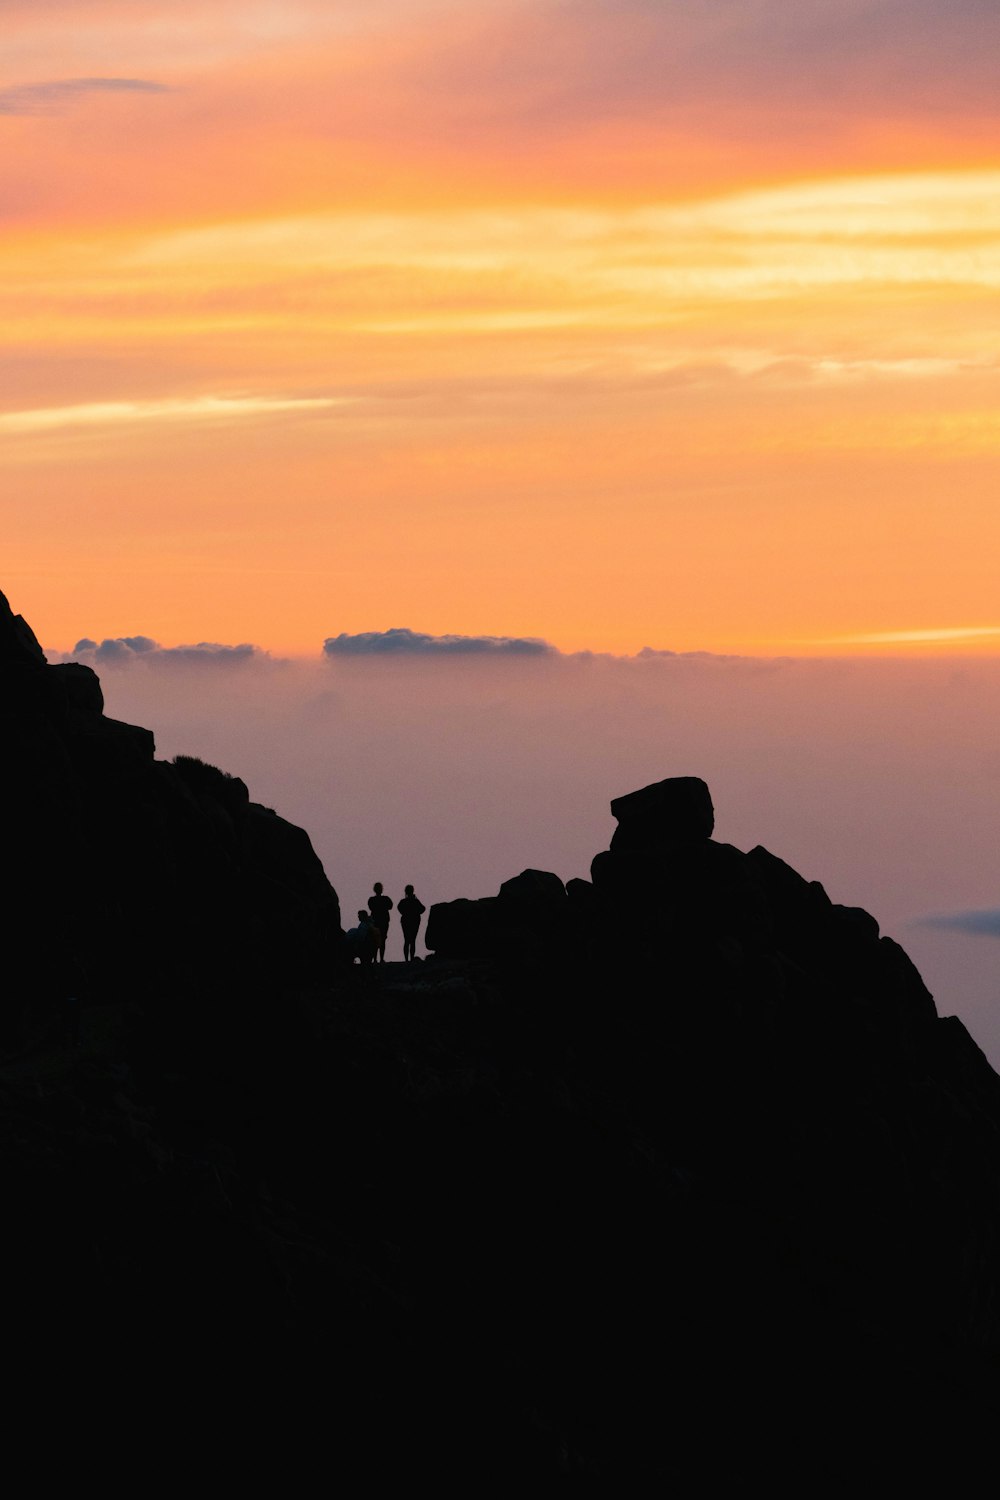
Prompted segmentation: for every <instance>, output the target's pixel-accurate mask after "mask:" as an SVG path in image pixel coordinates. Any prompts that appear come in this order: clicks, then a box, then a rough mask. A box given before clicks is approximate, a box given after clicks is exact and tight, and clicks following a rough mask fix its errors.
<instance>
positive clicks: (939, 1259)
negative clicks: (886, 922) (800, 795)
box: [0, 596, 1000, 1488]
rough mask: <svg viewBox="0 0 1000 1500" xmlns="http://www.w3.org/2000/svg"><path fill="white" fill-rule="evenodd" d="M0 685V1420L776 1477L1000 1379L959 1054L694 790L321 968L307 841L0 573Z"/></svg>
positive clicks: (483, 1460) (673, 783) (987, 1390)
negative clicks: (418, 946)
mask: <svg viewBox="0 0 1000 1500" xmlns="http://www.w3.org/2000/svg"><path fill="white" fill-rule="evenodd" d="M0 715H2V716H0V755H2V769H3V776H2V782H0V785H2V788H3V791H2V796H3V818H4V828H5V831H6V833H7V838H6V839H5V855H6V864H7V869H8V874H9V876H10V877H11V879H10V886H11V892H12V893H11V895H10V897H9V898H8V902H7V905H6V910H5V919H6V920H5V931H4V948H3V951H4V967H3V975H4V984H3V990H4V998H3V1011H2V1016H0V1027H2V1032H0V1153H2V1155H0V1191H2V1192H3V1194H4V1202H5V1206H6V1209H7V1215H6V1219H7V1223H8V1226H9V1228H8V1231H7V1234H6V1244H5V1249H6V1256H5V1278H6V1286H7V1289H8V1299H7V1301H8V1319H7V1323H8V1351H9V1353H8V1358H9V1359H10V1360H11V1361H12V1362H13V1365H14V1367H15V1368H16V1369H17V1371H18V1372H19V1376H20V1385H21V1389H22V1392H27V1396H26V1398H25V1401H24V1415H25V1420H28V1419H29V1418H30V1419H32V1420H34V1419H35V1418H37V1416H38V1413H39V1411H41V1412H42V1413H43V1414H44V1415H45V1416H46V1417H47V1418H48V1419H49V1422H50V1424H51V1425H53V1426H54V1427H55V1429H56V1430H57V1431H58V1430H60V1429H61V1430H68V1429H69V1427H70V1426H72V1425H73V1424H74V1423H75V1422H76V1421H77V1419H82V1421H83V1423H84V1425H85V1426H88V1427H89V1428H90V1429H91V1430H92V1428H93V1424H94V1423H95V1422H99V1421H100V1420H101V1419H102V1416H103V1417H104V1418H105V1419H106V1417H107V1413H109V1412H110V1413H112V1414H113V1416H112V1421H113V1425H114V1430H115V1433H116V1438H115V1441H116V1443H117V1444H118V1445H119V1448H122V1445H125V1446H128V1448H129V1451H131V1447H132V1445H133V1444H138V1442H139V1435H140V1434H141V1437H142V1441H143V1443H145V1444H146V1445H147V1446H146V1447H145V1448H144V1450H143V1451H144V1452H147V1453H148V1451H149V1448H148V1444H149V1443H150V1442H151V1441H152V1442H154V1443H156V1442H159V1444H160V1447H161V1448H162V1445H163V1433H164V1431H166V1432H169V1433H170V1434H171V1444H170V1445H168V1446H172V1447H174V1448H175V1449H176V1450H177V1453H178V1454H179V1455H180V1456H181V1457H182V1458H184V1459H185V1460H186V1461H187V1462H188V1463H190V1462H191V1461H192V1460H193V1458H194V1455H195V1454H196V1453H197V1454H202V1453H203V1452H204V1451H205V1447H206V1445H208V1447H209V1449H210V1450H211V1452H212V1454H213V1461H214V1462H219V1461H221V1455H222V1454H223V1453H225V1454H227V1455H228V1456H227V1458H226V1459H225V1462H226V1463H227V1464H228V1465H229V1466H230V1470H231V1471H232V1472H231V1473H230V1477H234V1473H235V1469H236V1468H238V1469H239V1475H240V1476H241V1477H245V1476H246V1475H247V1474H250V1473H253V1474H255V1475H257V1476H258V1477H259V1474H260V1472H261V1465H263V1464H264V1463H265V1462H267V1461H272V1462H276V1463H277V1464H278V1465H279V1468H280V1467H282V1466H283V1472H284V1473H285V1476H286V1479H287V1477H288V1475H290V1474H291V1473H293V1472H294V1470H295V1468H296V1465H299V1464H301V1465H302V1466H303V1472H305V1470H306V1468H307V1467H308V1466H309V1465H311V1464H314V1463H315V1462H316V1461H317V1458H318V1457H319V1456H321V1458H322V1462H324V1463H325V1465H326V1468H327V1472H328V1474H329V1475H330V1476H331V1477H332V1478H339V1479H341V1480H346V1479H348V1478H351V1477H353V1476H355V1475H356V1474H357V1473H359V1472H361V1473H364V1474H365V1475H366V1476H367V1477H368V1478H369V1479H371V1478H373V1477H376V1478H378V1479H382V1480H384V1479H391V1480H402V1479H406V1480H407V1481H410V1480H411V1479H413V1478H414V1476H416V1477H418V1478H420V1479H423V1480H425V1481H428V1480H429V1481H433V1480H442V1479H446V1480H449V1481H450V1480H455V1479H459V1480H461V1481H462V1482H463V1483H464V1484H465V1485H466V1486H470V1485H471V1486H472V1487H473V1488H479V1487H481V1486H482V1485H483V1484H486V1483H491V1484H492V1483H494V1482H497V1481H498V1480H499V1481H500V1482H502V1483H506V1484H511V1485H513V1484H515V1483H517V1484H524V1483H530V1482H532V1481H542V1482H544V1481H546V1480H548V1481H551V1480H552V1479H553V1478H555V1477H557V1476H559V1475H564V1474H576V1475H578V1476H581V1477H584V1476H586V1477H587V1478H593V1479H596V1480H598V1481H599V1482H601V1483H603V1484H606V1485H608V1484H611V1483H614V1484H615V1485H616V1486H618V1485H621V1484H622V1483H640V1482H641V1483H647V1482H649V1481H650V1480H656V1481H659V1482H662V1481H664V1480H673V1481H678V1482H685V1483H688V1484H690V1482H691V1480H692V1478H693V1477H696V1478H697V1481H698V1483H699V1485H701V1484H704V1485H705V1486H708V1485H709V1484H711V1483H714V1482H726V1483H732V1482H737V1481H740V1482H741V1481H743V1480H745V1479H748V1478H750V1477H755V1478H762V1477H763V1478H767V1479H768V1480H769V1482H771V1484H772V1485H774V1484H777V1483H783V1482H785V1481H788V1482H796V1481H798V1482H799V1484H800V1485H801V1481H802V1475H803V1474H805V1475H806V1476H807V1478H808V1484H809V1486H810V1487H815V1485H816V1484H818V1483H820V1482H823V1481H826V1480H828V1479H829V1480H831V1481H835V1482H848V1481H850V1482H854V1480H855V1479H856V1475H857V1473H858V1464H859V1463H861V1462H864V1463H865V1464H866V1465H868V1466H869V1472H870V1471H871V1467H872V1466H877V1465H880V1464H881V1465H884V1466H885V1469H886V1472H887V1473H889V1474H891V1476H892V1477H893V1478H894V1479H895V1480H896V1481H897V1482H898V1481H899V1479H900V1478H901V1476H902V1475H903V1474H904V1471H905V1472H908V1471H909V1470H910V1469H911V1468H912V1470H913V1471H914V1472H917V1471H920V1470H921V1469H925V1467H926V1465H927V1464H928V1463H929V1462H930V1461H931V1458H932V1456H938V1455H937V1453H932V1450H936V1449H938V1448H939V1447H940V1446H941V1442H940V1440H941V1439H942V1437H943V1438H944V1439H945V1441H944V1444H943V1446H944V1447H945V1448H946V1449H947V1450H948V1451H949V1452H950V1453H951V1455H952V1457H951V1462H952V1465H953V1473H954V1472H957V1471H956V1470H954V1465H955V1464H956V1463H958V1462H959V1460H958V1459H957V1458H956V1457H955V1454H956V1453H962V1452H968V1451H969V1449H968V1445H969V1444H970V1443H971V1442H972V1441H973V1440H974V1438H975V1435H976V1432H977V1430H978V1429H979V1428H981V1427H985V1426H987V1425H988V1423H989V1420H990V1416H991V1413H992V1410H993V1404H994V1402H995V1400H996V1397H997V1395H998V1394H1000V1079H998V1077H997V1075H996V1074H995V1073H994V1072H993V1070H992V1069H991V1068H990V1067H989V1065H988V1063H987V1062H986V1060H985V1058H984V1057H983V1056H982V1054H981V1052H980V1051H979V1049H978V1048H977V1047H976V1045H975V1043H974V1042H973V1041H972V1039H971V1038H970V1037H969V1035H968V1033H967V1032H966V1030H965V1028H964V1027H963V1026H962V1024H961V1023H960V1022H959V1021H957V1020H956V1019H955V1018H954V1017H947V1018H941V1017H940V1016H939V1015H938V1012H937V1009H936V1007H935V1004H934V1001H933V1000H932V998H931V996H930V995H929V994H928V992H927V990H926V988H925V986H924V985H923V983H922V981H921V979H920V976H919V975H918V973H917V972H916V970H915V968H914V967H913V965H912V963H911V962H910V960H909V959H908V958H907V956H906V954H905V953H904V952H903V950H902V949H901V948H900V947H899V946H898V945H897V944H895V943H894V942H892V941H891V940H890V939H888V938H885V937H883V936H881V935H880V933H879V928H878V923H877V922H876V920H875V919H874V918H873V917H871V916H870V915H869V914H868V913H866V912H863V911H861V910H859V909H857V908H852V907H845V906H838V905H836V904H834V903H832V902H831V901H830V899H829V897H828V896H827V894H826V892H825V891H824V890H823V888H822V886H820V885H819V884H818V883H816V882H810V881H807V880H805V879H803V878H802V877H801V876H800V875H798V874H797V873H796V872H795V871H794V870H792V869H791V868H790V867H789V866H788V865H787V864H785V863H784V862H783V861H782V860H780V859H779V858H777V857H776V856H775V855H773V854H771V853H769V852H768V851H767V850H766V849H764V848H762V847H758V848H755V849H753V850H751V851H749V852H746V853H744V852H742V851H740V850H737V849H735V848H733V847H731V846H729V845H726V844H721V843H718V842H716V841H715V840H714V839H713V838H712V834H713V831H714V814H713V810H712V803H711V797H710V795H709V792H708V788H707V787H706V786H705V784H704V783H703V782H701V781H699V780H698V779H697V778H693V777H687V778H672V779H668V780H665V781H663V782H660V783H658V784H656V785H655V786H652V787H647V788H644V789H642V790H641V791H638V792H634V793H631V794H629V795H627V796H623V797H620V798H618V799H616V801H615V802H613V803H612V811H613V813H614V814H615V817H616V819H617V822H618V827H617V830H616V832H615V835H614V838H613V839H612V842H611V847H610V848H609V849H608V850H606V851H603V852H601V853H599V854H598V855H597V856H596V857H595V859H594V862H593V866H592V870H591V879H590V881H584V880H571V881H570V882H568V884H567V885H564V884H563V882H562V881H561V880H560V879H559V878H558V877H557V876H555V875H553V874H551V873H549V872H541V871H532V870H526V871H524V872H522V873H521V874H520V875H517V876H515V877H513V878H512V879H511V880H509V881H506V882H505V883H504V885H503V886H502V887H501V889H500V891H499V892H498V894H497V895H496V896H495V897H489V898H484V899H480V900H474V901H456V902H449V903H442V904H439V905H437V906H435V907H434V908H433V909H432V911H431V913H430V914H429V919H428V927H427V942H428V946H429V947H431V948H432V949H433V951H434V956H433V957H432V958H431V959H430V960H429V961H428V962H427V963H425V964H423V965H417V966H415V968H414V969H413V970H411V971H406V970H403V969H402V966H395V965H393V966H387V968H386V971H385V972H384V973H381V974H379V973H371V972H369V973H367V974H362V973H361V971H360V970H359V969H351V968H349V967H347V966H346V964H345V963H344V961H343V953H342V947H341V931H340V921H339V908H338V906H337V899H336V895H335V893H334V891H333V888H332V887H331V886H330V884H329V882H328V881H327V879H326V876H325V874H324V872H323V870H322V867H321V866H320V864H319V861H318V860H317V859H316V856H315V854H314V853H313V851H312V849H311V846H310V844H309V841H308V837H307V835H306V834H304V833H303V831H302V830H299V829H295V828H293V827H292V826H291V825H289V824H287V823H285V822H284V821H283V820H282V819H280V818H279V817H278V816H277V815H276V814H274V813H272V812H270V811H269V810H267V809H265V808H262V807H260V806H259V805H257V804H254V803H253V802H251V801H250V797H249V793H248V790H247V788H246V787H245V786H244V784H243V783H242V782H241V781H239V780H238V778H235V777H233V776H229V775H227V774H226V773H224V772H222V771H219V770H216V769H215V768H214V767H210V766H205V765H203V764H202V763H201V762H200V761H198V760H196V759H192V758H187V759H185V758H183V757H181V758H178V760H177V761H175V762H173V763H171V764H167V763H164V762H160V761H157V759H156V757H155V749H154V743H153V737H152V735H151V734H150V732H149V731H148V730H145V729H140V728H136V727H135V726H131V725H125V724H119V723H116V722H115V721H113V720H110V719H108V718H107V717H106V716H105V715H104V713H103V698H102V695H101V690H100V684H99V681H98V679H97V677H96V676H95V674H94V673H93V672H91V671H90V670H89V669H87V668H86V667H82V666H78V665H75V664H70V665H68V666H50V665H48V664H47V663H46V661H45V658H44V655H43V653H42V652H41V650H40V648H39V647H38V643H37V641H36V640H35V638H34V636H33V634H32V633H31V631H30V629H29V627H28V626H27V625H26V624H25V623H24V621H23V620H21V619H20V617H18V616H14V615H13V613H12V612H11V611H10V609H9V607H8V606H7V603H6V600H3V599H2V596H0ZM623 912H624V913H627V914H628V920H627V921H623V918H622V914H623ZM39 1392H44V1396H42V1397H39V1395H38V1393H39ZM125 1434H128V1436H125ZM157 1434H159V1436H157ZM77 1441H79V1436H77ZM963 1445H964V1446H963ZM158 1451H159V1450H158ZM200 1461H201V1460H200V1458H199V1462H200ZM130 1462H131V1460H130ZM234 1466H235V1468H234Z"/></svg>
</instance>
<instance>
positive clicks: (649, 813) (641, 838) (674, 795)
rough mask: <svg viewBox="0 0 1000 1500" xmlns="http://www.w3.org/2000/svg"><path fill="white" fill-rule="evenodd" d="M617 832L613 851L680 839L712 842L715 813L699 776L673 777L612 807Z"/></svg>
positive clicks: (616, 800)
mask: <svg viewBox="0 0 1000 1500" xmlns="http://www.w3.org/2000/svg"><path fill="white" fill-rule="evenodd" d="M611 812H612V816H613V817H615V818H616V819H617V820H618V828H617V829H616V830H615V835H614V838H613V840H612V845H611V847H612V848H613V849H619V848H624V849H639V848H643V847H648V846H649V845H655V844H661V843H664V842H671V841H674V840H678V839H685V840H687V839H710V838H711V837H712V833H713V831H714V829H715V809H714V808H713V806H712V797H711V794H710V792H709V790H708V787H707V785H706V784H705V782H704V781H702V779H701V777H700V776H671V777H668V778H667V780H666V781H656V782H654V783H653V784H652V785H651V786H644V787H642V788H641V789H640V790H639V791H637V792H629V793H628V794H627V795H626V796H624V797H616V798H615V799H614V801H613V802H612V804H611Z"/></svg>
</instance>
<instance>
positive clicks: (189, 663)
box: [47, 635, 271, 668]
mask: <svg viewBox="0 0 1000 1500" xmlns="http://www.w3.org/2000/svg"><path fill="white" fill-rule="evenodd" d="M47 655H48V658H49V660H50V661H79V662H83V663H84V664H85V665H86V666H92V667H98V668H100V667H127V666H131V664H132V663H133V662H136V661H142V662H144V663H150V664H151V665H154V666H184V667H204V666H208V667H240V666H245V665H247V663H249V662H255V661H270V660H271V657H270V655H269V654H268V652H266V651H262V650H261V649H260V647H259V646H253V645H251V644H250V643H249V642H247V641H244V642H242V643H241V644H240V645H238V646H224V645H220V644H219V643H218V642H217V641H198V642H197V643H196V644H195V645H191V646H161V645H160V644H159V643H158V642H157V641H154V640H153V639H152V638H151V637H150V636H148V635H120V636H115V637H113V638H110V637H108V638H105V639H104V640H103V641H93V640H91V639H90V637H89V636H84V637H83V639H82V640H79V641H77V643H76V645H75V646H74V647H73V649H72V651H49V652H47Z"/></svg>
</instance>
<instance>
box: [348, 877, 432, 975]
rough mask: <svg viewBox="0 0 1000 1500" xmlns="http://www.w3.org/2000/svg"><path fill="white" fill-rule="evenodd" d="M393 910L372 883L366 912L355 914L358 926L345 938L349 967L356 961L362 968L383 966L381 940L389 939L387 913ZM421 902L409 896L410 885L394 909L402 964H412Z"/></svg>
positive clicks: (420, 915)
mask: <svg viewBox="0 0 1000 1500" xmlns="http://www.w3.org/2000/svg"><path fill="white" fill-rule="evenodd" d="M392 909H393V903H392V899H391V897H389V896H387V895H386V894H385V892H384V891H383V888H382V882H381V881H380V880H376V882H375V885H374V888H373V890H372V894H371V895H370V896H369V897H368V910H367V911H359V912H358V925H357V927H351V928H350V929H349V930H348V931H347V933H346V934H345V937H346V940H347V951H348V954H349V956H350V960H351V962H352V963H353V962H354V960H355V959H356V958H358V959H360V960H361V963H362V964H374V963H380V964H384V963H385V940H386V938H387V937H388V936H389V913H390V912H391V911H392ZM426 909H427V908H426V907H425V906H424V904H423V902H422V901H419V900H418V899H417V897H416V896H415V895H414V894H413V887H412V885H408V886H407V887H406V894H405V895H404V896H401V897H400V899H399V902H398V903H397V905H396V910H397V911H398V912H399V924H400V926H401V927H402V929H403V962H404V963H412V962H413V960H414V958H415V957H416V948H417V933H418V932H419V931H420V918H421V917H422V916H423V914H424V912H425V911H426Z"/></svg>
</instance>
